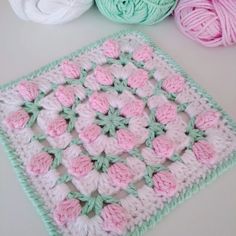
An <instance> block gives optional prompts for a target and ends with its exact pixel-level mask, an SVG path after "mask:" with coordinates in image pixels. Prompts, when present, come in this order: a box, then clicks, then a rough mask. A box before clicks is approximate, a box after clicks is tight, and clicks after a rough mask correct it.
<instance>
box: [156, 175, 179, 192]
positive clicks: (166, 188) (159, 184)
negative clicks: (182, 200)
mask: <svg viewBox="0 0 236 236" xmlns="http://www.w3.org/2000/svg"><path fill="white" fill-rule="evenodd" d="M153 182H154V190H155V192H156V193H157V195H158V196H164V197H172V196H173V195H174V194H175V193H176V191H177V183H176V179H175V177H174V176H173V175H172V174H171V173H170V172H167V171H161V172H158V173H156V174H155V175H154V176H153Z"/></svg>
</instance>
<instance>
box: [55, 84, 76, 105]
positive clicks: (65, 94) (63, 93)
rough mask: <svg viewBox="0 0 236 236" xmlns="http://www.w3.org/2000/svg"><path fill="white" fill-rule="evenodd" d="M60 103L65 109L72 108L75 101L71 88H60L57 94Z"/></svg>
mask: <svg viewBox="0 0 236 236" xmlns="http://www.w3.org/2000/svg"><path fill="white" fill-rule="evenodd" d="M55 96H56V98H57V99H58V101H59V102H60V103H61V104H62V105H63V106H65V107H70V106H72V105H73V103H74V101H75V95H74V90H73V89H72V88H70V87H65V86H59V87H58V88H57V90H56V92H55Z"/></svg>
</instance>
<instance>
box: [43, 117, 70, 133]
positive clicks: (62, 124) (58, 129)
mask: <svg viewBox="0 0 236 236" xmlns="http://www.w3.org/2000/svg"><path fill="white" fill-rule="evenodd" d="M66 129H67V123H66V120H65V119H63V118H62V117H57V118H56V119H54V120H52V121H51V122H50V124H49V125H48V128H47V134H49V135H50V136H51V137H56V136H60V135H62V134H64V133H65V132H66Z"/></svg>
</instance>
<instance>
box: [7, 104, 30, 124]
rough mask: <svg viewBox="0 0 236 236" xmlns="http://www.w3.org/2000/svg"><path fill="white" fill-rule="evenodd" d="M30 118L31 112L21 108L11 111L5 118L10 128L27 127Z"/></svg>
mask: <svg viewBox="0 0 236 236" xmlns="http://www.w3.org/2000/svg"><path fill="white" fill-rule="evenodd" d="M28 120H29V114H28V113H27V112H26V111H25V110H23V109H20V110H18V111H15V112H12V113H10V114H9V115H8V116H7V118H6V119H5V122H6V125H7V127H8V128H10V129H22V128H24V127H25V125H26V123H27V122H28Z"/></svg>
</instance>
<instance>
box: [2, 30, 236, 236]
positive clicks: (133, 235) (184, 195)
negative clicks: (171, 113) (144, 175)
mask: <svg viewBox="0 0 236 236" xmlns="http://www.w3.org/2000/svg"><path fill="white" fill-rule="evenodd" d="M126 34H134V35H136V36H138V37H141V38H142V40H144V41H145V42H146V43H148V44H150V45H151V46H152V47H153V48H154V49H155V51H156V53H158V55H159V56H160V57H161V58H162V59H163V60H165V61H166V62H167V63H168V64H169V66H170V67H172V69H174V70H175V71H176V72H178V73H180V74H181V75H182V76H184V77H185V78H186V79H187V81H188V83H189V84H190V85H191V87H192V88H194V89H195V90H196V92H198V94H200V95H201V96H202V97H204V98H205V99H206V100H207V101H208V102H209V103H210V104H211V105H212V107H213V108H215V109H217V110H218V111H220V112H221V113H222V115H223V117H224V119H225V120H226V121H227V125H228V127H229V128H230V129H231V130H232V131H233V132H234V133H235V134H236V123H235V122H234V121H233V120H232V119H231V118H230V116H229V115H228V114H227V113H226V112H225V111H224V110H223V109H222V108H221V107H220V106H219V105H218V104H217V103H216V101H215V100H214V99H213V98H212V97H211V96H210V95H208V94H207V92H206V91H205V90H204V89H202V88H201V87H200V86H199V85H198V84H197V83H196V82H195V81H194V80H192V79H191V77H189V76H188V75H187V74H186V72H185V71H184V70H183V69H182V68H181V67H180V66H179V65H177V64H176V62H175V61H174V60H173V59H172V58H171V57H170V56H169V55H167V54H166V53H165V52H163V51H162V50H161V49H160V48H158V47H157V46H156V45H155V43H154V42H153V41H152V40H151V39H149V38H148V37H147V36H146V35H144V34H143V33H140V32H137V31H133V30H124V31H121V32H119V33H116V34H113V35H111V36H108V37H106V38H103V39H101V40H99V41H97V42H96V43H93V44H91V45H89V46H87V47H84V48H82V49H80V50H78V51H75V52H73V53H71V54H70V55H68V56H65V57H63V58H61V59H58V60H56V61H54V62H52V63H50V64H48V65H46V66H44V67H42V68H40V69H38V70H36V71H35V72H33V73H31V74H29V75H28V76H24V77H22V78H20V79H18V80H15V81H12V82H10V83H7V84H5V85H2V86H0V90H1V91H3V90H6V89H9V88H11V87H13V86H14V85H16V84H17V83H18V82H19V81H20V80H23V79H24V80H25V79H26V80H31V79H33V78H35V77H37V76H39V75H41V74H43V73H45V72H47V71H49V70H50V69H53V68H55V67H56V66H57V65H58V64H59V63H60V62H61V61H62V60H64V59H72V58H74V57H76V56H79V55H80V54H82V53H85V52H87V51H89V50H91V49H92V48H96V47H97V46H99V45H100V44H101V43H103V42H104V41H105V40H106V39H108V38H119V37H121V36H124V35H126ZM0 142H1V143H2V144H3V146H4V149H5V151H6V153H7V155H8V157H9V159H10V161H11V163H12V165H13V167H14V169H15V172H16V174H17V177H18V179H19V181H20V183H21V185H22V187H23V189H24V190H25V192H26V194H27V195H28V197H29V198H30V199H31V201H32V203H33V205H34V206H35V208H36V209H37V212H38V213H39V215H40V216H41V218H42V220H43V222H44V224H45V226H46V228H47V230H48V233H49V235H52V236H59V235H61V232H60V230H59V229H58V227H57V226H56V225H55V222H54V220H53V219H52V218H51V216H50V215H49V209H47V208H46V207H45V205H44V202H43V200H42V199H41V197H40V195H39V194H38V193H37V191H36V189H35V188H34V187H33V186H32V185H31V183H30V180H29V178H28V177H27V175H26V174H25V170H24V167H23V165H22V163H21V161H20V159H19V158H18V154H17V152H16V151H15V150H14V147H12V146H11V142H10V139H9V137H8V136H7V134H6V133H5V132H4V131H3V130H2V129H0ZM234 165H236V150H235V151H233V152H232V153H231V154H230V155H229V156H228V157H227V158H226V159H225V160H224V161H223V162H222V163H220V164H219V165H218V166H217V167H216V168H215V169H213V170H211V171H210V172H209V173H208V174H207V175H206V177H205V178H202V179H200V180H199V181H198V182H196V183H194V184H193V185H192V186H190V187H188V188H187V189H185V190H183V191H182V192H181V193H180V194H179V196H178V197H174V198H173V199H172V200H171V201H170V202H169V203H166V204H164V207H163V208H162V209H161V210H157V212H156V213H155V214H154V215H153V216H151V217H150V218H149V219H148V220H146V221H144V222H143V223H142V224H141V225H140V226H137V227H136V228H135V229H134V230H133V231H132V232H129V233H128V234H127V236H138V235H141V234H143V233H144V232H145V231H147V229H149V228H150V227H152V226H153V225H155V224H156V223H158V222H159V221H160V220H161V219H162V218H163V217H164V216H166V215H167V214H168V213H169V212H170V211H171V210H173V209H174V208H175V207H177V206H178V205H179V204H180V203H182V202H184V201H185V200H187V199H188V198H190V197H191V196H192V195H193V194H194V193H196V192H198V191H199V190H200V189H202V188H203V187H205V186H206V185H207V184H209V183H210V182H212V181H213V180H215V179H216V178H217V177H218V176H219V175H221V174H223V173H224V172H225V171H226V170H228V169H229V168H231V167H232V166H234Z"/></svg>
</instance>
